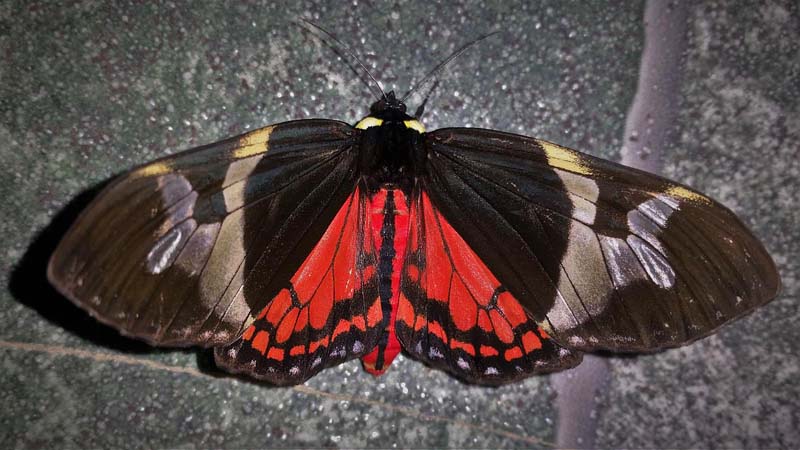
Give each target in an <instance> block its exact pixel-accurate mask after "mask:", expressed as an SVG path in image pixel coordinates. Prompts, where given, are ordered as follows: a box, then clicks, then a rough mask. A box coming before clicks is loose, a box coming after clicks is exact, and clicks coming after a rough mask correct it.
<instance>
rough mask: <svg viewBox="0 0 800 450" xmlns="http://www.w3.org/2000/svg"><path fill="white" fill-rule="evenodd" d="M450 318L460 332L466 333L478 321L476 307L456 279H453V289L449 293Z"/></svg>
mask: <svg viewBox="0 0 800 450" xmlns="http://www.w3.org/2000/svg"><path fill="white" fill-rule="evenodd" d="M448 306H449V308H450V317H452V319H453V323H454V324H455V325H456V328H458V329H459V330H461V331H467V330H470V329H472V327H474V326H475V323H476V321H477V320H478V305H477V304H476V303H475V300H473V299H472V296H471V295H470V293H469V292H468V291H467V287H466V286H465V285H464V283H462V282H461V280H460V279H459V278H458V277H454V278H453V287H452V289H451V291H450V303H449V304H448Z"/></svg>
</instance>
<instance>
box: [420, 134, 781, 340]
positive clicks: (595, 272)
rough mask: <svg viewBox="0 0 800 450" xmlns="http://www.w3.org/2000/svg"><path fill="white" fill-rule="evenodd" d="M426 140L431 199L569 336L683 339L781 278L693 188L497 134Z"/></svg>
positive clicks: (768, 293)
mask: <svg viewBox="0 0 800 450" xmlns="http://www.w3.org/2000/svg"><path fill="white" fill-rule="evenodd" d="M426 146H427V152H428V161H429V166H428V172H427V173H426V174H425V176H424V177H423V179H422V181H421V182H422V184H423V186H424V189H425V190H427V192H429V194H430V197H431V201H432V203H433V204H434V205H435V206H436V207H437V208H439V209H440V210H441V212H442V215H443V216H444V217H445V218H447V220H448V221H449V222H450V223H451V224H452V225H453V227H454V228H455V230H457V231H458V232H459V233H460V234H461V235H462V236H463V237H464V240H465V241H466V242H467V243H468V244H469V245H470V247H471V248H472V249H473V250H474V251H475V252H476V254H477V255H478V256H479V257H480V259H481V260H482V261H484V262H485V263H486V265H487V267H488V268H489V269H490V270H491V272H492V273H493V274H494V275H495V276H496V277H497V279H498V280H500V281H501V282H502V283H503V285H504V286H506V287H507V288H508V290H509V292H511V293H513V295H514V296H515V297H516V298H517V299H518V300H519V302H520V303H521V305H522V306H523V307H524V308H525V310H526V311H527V312H528V314H529V316H530V317H531V318H533V319H534V320H535V321H537V322H538V323H539V324H540V325H541V326H542V327H543V328H544V329H545V330H546V331H547V332H548V333H549V334H550V335H552V336H553V338H554V339H555V340H556V341H558V342H559V343H560V344H562V345H564V346H568V347H570V348H575V349H580V350H595V349H607V350H614V351H644V350H654V349H658V348H663V347H672V346H678V345H682V344H684V343H687V342H689V341H692V340H694V339H697V338H699V337H702V336H705V335H707V334H709V333H711V332H712V331H714V330H715V329H717V328H718V327H719V326H721V325H722V324H724V323H726V322H728V321H731V320H733V319H735V318H737V317H741V316H742V315H744V314H746V313H748V312H749V311H751V310H753V309H754V308H756V307H757V306H759V305H762V304H764V303H766V302H768V301H770V300H771V299H772V298H774V297H775V296H776V295H777V293H778V291H779V289H780V279H779V276H778V274H777V271H776V268H775V265H774V263H773V262H772V260H771V258H770V257H769V255H768V254H767V252H766V251H765V249H764V247H763V246H762V244H761V243H760V242H759V241H758V240H757V239H756V238H755V237H754V236H753V235H752V234H751V233H750V232H749V231H748V230H747V228H746V227H745V226H744V225H743V224H742V223H741V222H740V221H739V220H738V219H737V218H736V216H735V215H734V214H733V213H732V212H730V211H729V210H728V209H727V208H725V207H724V206H722V205H720V204H719V203H717V202H715V201H713V200H711V199H709V198H708V197H706V196H704V195H702V194H700V193H698V192H696V191H693V190H692V189H690V188H687V187H685V186H682V185H679V184H676V183H673V182H671V181H668V180H666V179H664V178H661V177H658V176H656V175H652V174H648V173H645V172H642V171H638V170H635V169H631V168H628V167H625V166H621V165H618V164H614V163H611V162H609V161H605V160H602V159H598V158H594V157H591V156H588V155H584V154H581V153H578V152H575V151H573V150H569V149H566V148H563V147H560V146H557V145H555V144H551V143H548V142H545V141H541V140H536V139H532V138H526V137H522V136H518V135H512V134H508V133H502V132H497V131H489V130H476V129H443V130H437V131H435V132H432V133H429V134H428V135H427V139H426Z"/></svg>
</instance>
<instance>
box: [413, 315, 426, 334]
mask: <svg viewBox="0 0 800 450" xmlns="http://www.w3.org/2000/svg"><path fill="white" fill-rule="evenodd" d="M427 324H428V321H427V320H425V316H423V315H421V314H417V320H416V322H414V331H419V330H421V329H423V328H425V325H427Z"/></svg>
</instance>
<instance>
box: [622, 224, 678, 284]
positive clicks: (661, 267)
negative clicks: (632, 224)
mask: <svg viewBox="0 0 800 450" xmlns="http://www.w3.org/2000/svg"><path fill="white" fill-rule="evenodd" d="M626 240H627V242H628V245H630V247H631V249H633V252H634V253H635V254H636V257H637V258H639V262H640V263H641V264H642V267H644V270H645V272H647V276H649V277H650V279H651V280H653V282H654V283H655V284H656V285H658V287H660V288H663V289H669V288H671V287H672V286H673V285H674V284H675V272H674V271H673V270H672V266H670V264H669V261H667V259H666V258H664V256H663V255H661V253H658V252H657V251H655V250H654V249H653V248H652V247H651V246H650V245H648V244H647V242H645V241H643V240H642V239H640V238H638V237H636V236H633V235H631V236H628V238H627V239H626Z"/></svg>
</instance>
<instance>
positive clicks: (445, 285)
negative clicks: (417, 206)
mask: <svg viewBox="0 0 800 450" xmlns="http://www.w3.org/2000/svg"><path fill="white" fill-rule="evenodd" d="M422 202H423V208H424V211H423V214H424V220H425V224H427V228H428V230H426V232H427V235H426V244H425V258H426V269H425V275H426V277H425V278H426V281H427V296H428V298H430V299H433V300H438V301H446V300H447V295H448V293H449V291H450V278H451V275H452V264H451V263H450V259H449V258H448V257H447V252H446V251H445V247H444V242H443V241H442V236H441V234H440V233H439V231H438V230H437V229H436V228H435V227H436V223H437V222H436V218H435V217H434V212H433V207H432V206H431V204H430V200H428V196H427V195H424V194H423V196H422Z"/></svg>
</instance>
